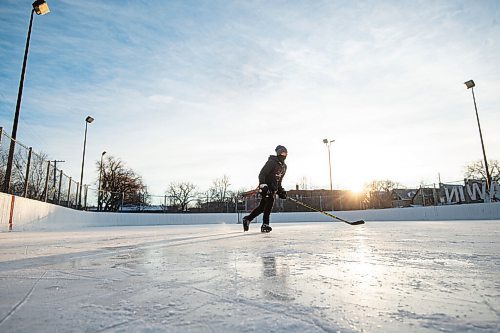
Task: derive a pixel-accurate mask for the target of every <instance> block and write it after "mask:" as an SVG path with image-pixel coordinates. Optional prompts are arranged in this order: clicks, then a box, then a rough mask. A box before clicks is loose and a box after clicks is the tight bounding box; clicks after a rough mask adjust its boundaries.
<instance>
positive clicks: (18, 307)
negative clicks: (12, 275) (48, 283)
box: [0, 272, 47, 326]
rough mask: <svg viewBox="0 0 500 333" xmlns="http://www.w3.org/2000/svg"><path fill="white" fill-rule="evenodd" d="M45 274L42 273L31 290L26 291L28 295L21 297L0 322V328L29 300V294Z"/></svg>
mask: <svg viewBox="0 0 500 333" xmlns="http://www.w3.org/2000/svg"><path fill="white" fill-rule="evenodd" d="M45 274H47V272H44V273H43V274H42V276H40V277H39V278H38V280H36V281H35V283H34V284H33V286H32V287H31V289H30V290H29V291H28V293H27V294H26V295H25V296H24V297H23V299H22V300H20V301H19V303H17V304H16V305H15V306H14V307H13V308H12V309H11V310H10V311H9V312H8V313H7V314H6V315H5V316H4V317H3V318H2V319H1V320H0V326H2V324H3V323H4V322H5V321H7V320H8V319H9V318H10V317H11V316H12V315H13V314H14V313H15V312H16V311H17V310H19V309H20V308H21V307H22V306H23V305H24V304H25V303H26V302H27V301H28V299H29V298H30V296H31V294H33V291H34V290H35V287H36V286H37V285H38V282H40V280H41V279H43V277H44V276H45Z"/></svg>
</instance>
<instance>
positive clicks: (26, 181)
mask: <svg viewBox="0 0 500 333" xmlns="http://www.w3.org/2000/svg"><path fill="white" fill-rule="evenodd" d="M32 152H33V148H32V147H30V148H29V149H28V162H27V163H26V179H25V181H24V191H23V197H24V198H26V196H27V195H28V185H29V181H30V168H31V154H32Z"/></svg>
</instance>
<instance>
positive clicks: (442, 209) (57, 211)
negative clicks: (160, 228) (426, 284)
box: [0, 193, 500, 231]
mask: <svg viewBox="0 0 500 333" xmlns="http://www.w3.org/2000/svg"><path fill="white" fill-rule="evenodd" d="M11 197H12V196H10V195H6V194H4V193H0V208H1V209H2V212H1V214H0V231H7V230H8V227H9V218H10V208H11ZM333 213H334V214H335V215H337V216H339V217H342V218H344V219H346V220H359V219H363V220H365V221H439V220H500V202H497V203H489V204H469V205H456V206H433V207H413V208H392V209H378V210H360V211H345V212H337V211H336V212H333ZM237 221H238V216H237V214H236V213H228V214H213V213H207V214H152V213H98V212H83V211H77V210H73V209H68V208H65V207H61V206H56V205H52V204H47V203H43V202H40V201H35V200H30V199H25V198H21V197H16V198H15V204H14V210H13V219H12V226H13V230H17V231H20V230H38V229H45V230H63V229H75V228H82V227H94V226H101V227H106V226H145V225H192V224H235V223H237ZM328 221H335V220H332V219H331V218H330V217H328V216H325V215H323V214H320V213H317V212H307V213H273V214H272V216H271V223H280V222H328Z"/></svg>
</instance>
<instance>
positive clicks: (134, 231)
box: [0, 221, 500, 333]
mask: <svg viewBox="0 0 500 333" xmlns="http://www.w3.org/2000/svg"><path fill="white" fill-rule="evenodd" d="M273 227H274V230H273V232H272V233H270V234H261V233H260V228H259V226H258V225H255V224H252V225H251V227H250V231H249V232H247V233H243V232H242V226H241V225H236V224H235V225H203V226H149V227H114V228H87V229H82V230H78V231H65V232H62V231H61V232H49V231H46V232H10V233H0V249H1V250H0V332H37V333H43V332H51V333H52V332H398V333H400V332H500V242H499V240H500V237H499V236H500V221H461V222H368V223H367V224H365V225H363V226H349V225H347V224H343V223H337V222H333V223H309V224H297V223H294V224H282V223H280V224H274V225H273Z"/></svg>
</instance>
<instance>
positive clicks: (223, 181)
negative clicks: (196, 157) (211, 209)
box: [208, 175, 231, 211]
mask: <svg viewBox="0 0 500 333" xmlns="http://www.w3.org/2000/svg"><path fill="white" fill-rule="evenodd" d="M230 185H231V183H230V181H229V177H228V176H226V175H224V176H222V178H217V179H215V180H214V181H213V182H212V186H211V187H210V188H209V189H208V193H209V196H210V200H211V201H212V202H213V203H214V204H215V205H216V208H217V210H218V211H223V210H224V207H225V206H227V201H228V200H227V199H228V194H229V193H228V191H229V190H228V189H229V186H230Z"/></svg>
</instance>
